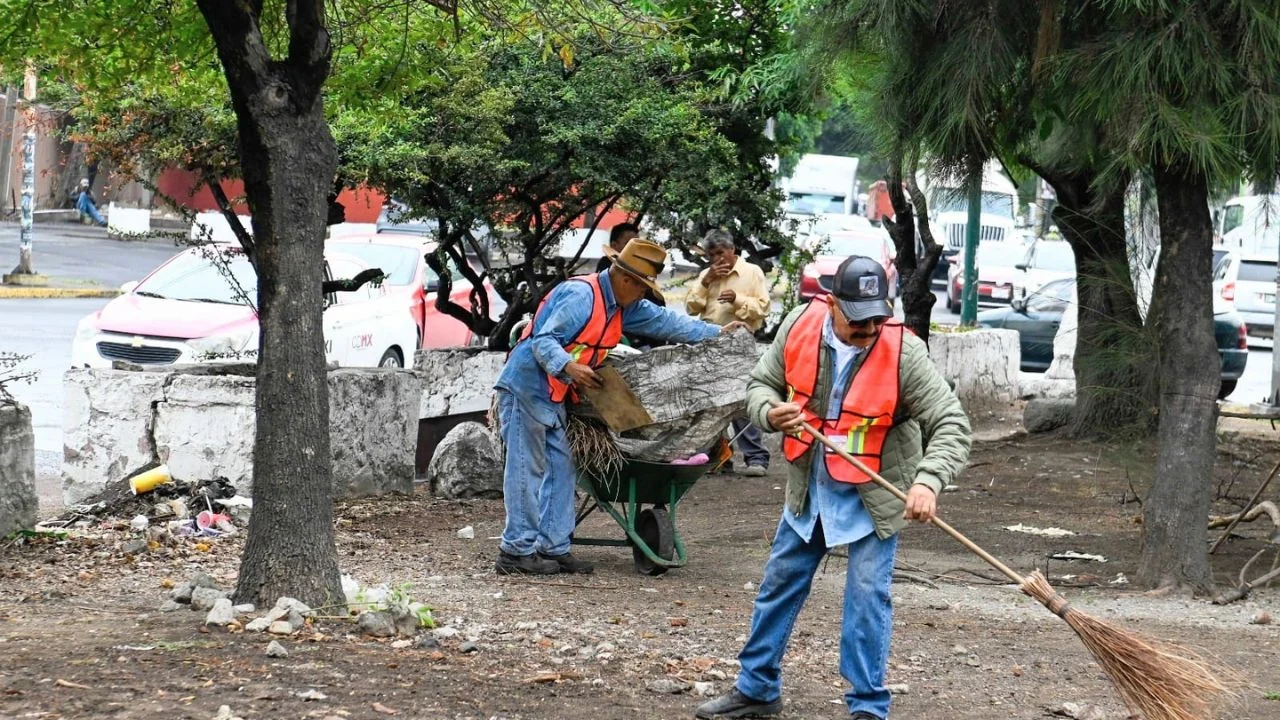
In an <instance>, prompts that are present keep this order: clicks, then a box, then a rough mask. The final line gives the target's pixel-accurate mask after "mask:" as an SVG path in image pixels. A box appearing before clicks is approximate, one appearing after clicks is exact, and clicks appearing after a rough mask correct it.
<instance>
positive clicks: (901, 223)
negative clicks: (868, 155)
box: [884, 156, 942, 343]
mask: <svg viewBox="0 0 1280 720" xmlns="http://www.w3.org/2000/svg"><path fill="white" fill-rule="evenodd" d="M885 184H886V185H888V190H889V202H890V203H891V204H892V205H893V219H892V220H890V219H888V218H885V219H884V225H885V229H886V230H888V231H889V237H891V238H892V239H893V246H894V249H895V250H896V251H897V252H896V254H895V256H894V257H895V259H894V265H895V267H897V269H898V278H899V281H900V282H901V285H902V296H901V297H900V298H899V299H900V301H901V302H902V315H903V324H904V325H906V326H907V328H909V329H910V330H911V331H912V332H914V333H915V334H916V335H917V336H918V337H919V338H920V339H921V340H924V341H925V342H926V343H928V342H929V323H930V321H931V318H932V317H933V304H934V303H935V302H937V300H938V297H937V296H936V295H934V294H933V287H932V284H931V283H932V278H933V271H934V268H936V267H937V266H938V260H939V259H940V258H941V257H942V246H940V245H938V244H937V243H936V242H934V241H933V233H932V232H931V231H930V228H929V208H928V205H927V204H926V200H925V197H924V194H923V193H921V192H920V189H919V188H917V187H916V185H915V178H914V177H907V178H906V184H907V185H908V188H909V191H910V193H911V200H912V202H910V203H909V202H907V195H906V193H905V192H904V191H903V188H902V186H903V159H902V157H901V156H897V157H894V158H892V159H891V160H890V162H889V175H888V177H886V178H885ZM912 203H914V207H913V205H912ZM917 218H918V221H917ZM917 233H918V237H919V238H920V242H919V243H917V241H916V238H917ZM919 249H923V250H924V253H923V255H922V254H920V253H919V252H917V251H918V250H919Z"/></svg>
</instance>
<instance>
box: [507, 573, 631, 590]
mask: <svg viewBox="0 0 1280 720" xmlns="http://www.w3.org/2000/svg"><path fill="white" fill-rule="evenodd" d="M503 581H504V582H514V583H522V584H524V585H546V586H548V587H571V588H583V589H586V590H621V589H622V586H621V585H589V584H587V583H567V582H560V581H558V580H535V579H533V578H532V577H521V576H519V575H507V576H505V577H503Z"/></svg>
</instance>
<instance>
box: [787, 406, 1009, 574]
mask: <svg viewBox="0 0 1280 720" xmlns="http://www.w3.org/2000/svg"><path fill="white" fill-rule="evenodd" d="M770 404H771V405H773V406H774V407H778V405H779V404H780V403H778V402H777V401H770ZM800 424H801V425H802V426H803V427H804V431H805V432H807V433H809V434H810V435H812V436H813V439H814V440H817V441H818V442H820V443H822V444H823V445H826V446H827V447H828V448H830V449H831V451H832V452H834V453H835V454H837V455H839V456H840V457H841V458H843V459H844V460H845V461H847V462H849V463H852V464H853V466H854V467H856V468H858V469H859V470H861V471H862V472H864V473H866V474H867V477H869V478H871V481H872V482H874V483H875V484H877V485H879V486H880V487H882V488H884V489H885V490H888V491H889V492H891V493H893V496H894V497H896V498H898V499H899V500H901V501H903V502H906V501H907V494H906V493H904V492H902V491H901V490H899V489H898V486H896V485H894V484H893V483H891V482H889V481H888V480H885V479H884V478H882V477H880V474H879V473H877V472H876V471H874V470H872V469H871V468H869V467H867V466H866V465H864V464H863V463H862V461H861V460H859V459H858V458H856V457H854V456H852V455H850V454H849V452H848V451H847V450H845V449H844V448H842V447H840V446H839V445H836V444H835V443H833V442H831V439H830V438H828V437H827V436H826V435H823V434H822V433H820V432H818V431H817V430H816V429H815V428H814V427H813V426H812V425H810V424H809V423H807V422H803V421H802V422H801V423H800ZM929 522H931V523H933V524H934V525H935V526H937V528H938V529H939V530H941V531H942V532H944V533H946V534H948V535H950V536H951V537H953V538H955V539H956V541H958V542H959V543H960V544H961V545H964V546H965V547H966V548H969V552H972V553H973V554H974V555H977V556H978V557H980V558H982V559H983V560H986V561H987V563H988V564H989V565H991V567H993V568H995V569H997V570H999V571H1000V572H1002V573H1004V575H1005V577H1007V578H1009V579H1010V580H1012V581H1014V582H1016V583H1018V585H1019V586H1021V585H1022V584H1023V583H1025V582H1026V578H1024V577H1022V576H1021V575H1019V574H1018V573H1017V572H1014V570H1013V568H1010V567H1009V566H1008V565H1005V564H1004V563H1002V562H1000V560H999V559H997V558H996V557H995V556H994V555H992V554H991V553H989V552H987V551H986V550H983V549H982V548H981V547H979V546H978V544H977V543H975V542H974V541H972V540H970V539H969V538H967V537H965V536H964V534H963V533H961V532H960V531H959V530H956V529H955V528H953V527H951V526H950V525H948V524H947V523H945V522H943V521H942V518H940V517H938V516H937V515H934V516H933V519H931V520H930V521H929Z"/></svg>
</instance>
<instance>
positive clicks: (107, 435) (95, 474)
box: [62, 369, 169, 505]
mask: <svg viewBox="0 0 1280 720" xmlns="http://www.w3.org/2000/svg"><path fill="white" fill-rule="evenodd" d="M168 380H169V376H168V374H166V373H150V372H148V373H133V372H125V371H121V370H89V369H72V370H68V371H67V372H66V373H65V374H64V375H63V378H62V387H63V392H64V393H65V396H66V400H65V402H64V403H63V424H62V435H63V463H62V470H63V472H62V490H63V497H64V501H65V502H66V503H67V504H68V505H74V504H76V503H78V502H80V501H81V500H83V499H85V498H87V497H89V496H90V495H92V494H94V493H96V492H98V491H99V490H101V489H102V488H103V486H104V485H106V484H108V483H112V482H115V481H117V480H120V479H122V478H124V477H125V476H126V475H128V474H129V472H131V471H132V470H134V469H135V468H138V467H141V466H142V465H145V464H146V463H149V462H152V461H153V460H154V459H155V457H156V454H155V445H154V442H153V438H152V421H153V419H154V417H155V412H154V409H155V405H156V404H157V403H159V402H160V401H161V400H162V399H163V398H164V387H165V384H166V383H167V382H168Z"/></svg>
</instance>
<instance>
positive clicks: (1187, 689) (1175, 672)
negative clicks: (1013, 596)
mask: <svg viewBox="0 0 1280 720" xmlns="http://www.w3.org/2000/svg"><path fill="white" fill-rule="evenodd" d="M778 404H779V403H777V402H774V403H773V405H774V407H777V406H778ZM803 426H804V430H805V432H807V433H809V434H810V435H812V436H813V438H814V439H815V440H817V441H818V442H820V443H822V444H823V445H825V446H827V447H828V448H830V449H831V451H832V452H834V453H836V454H837V455H839V456H840V457H841V458H843V459H844V460H846V461H847V462H849V463H852V464H853V466H854V467H856V468H858V469H859V470H861V471H862V472H864V473H866V474H867V476H868V477H870V478H871V480H872V482H874V483H876V484H877V485H879V486H880V487H882V488H884V489H885V490H888V491H889V492H891V493H893V494H894V496H895V497H897V498H898V499H899V500H902V501H903V502H906V500H907V495H906V493H904V492H902V491H901V490H899V489H898V488H897V487H896V486H895V485H893V484H892V483H890V482H889V481H888V480H885V479H884V478H882V477H880V475H878V474H876V473H875V472H873V471H872V470H871V469H870V468H868V467H867V466H866V465H864V464H863V463H861V462H860V461H859V460H858V459H857V458H855V457H854V456H853V455H850V454H849V453H848V452H847V451H846V450H845V449H844V448H842V447H839V446H838V445H836V444H835V443H833V442H832V441H831V440H830V439H828V438H827V437H826V436H825V435H823V434H822V433H820V432H818V431H817V430H815V429H814V428H813V426H811V425H809V424H808V423H803ZM930 522H931V523H933V524H934V525H935V526H937V527H938V528H939V529H941V530H942V531H943V532H945V533H946V534H948V535H950V536H951V537H952V538H954V539H956V540H958V541H959V542H960V544H962V545H964V546H965V547H966V548H968V549H969V550H970V551H971V552H973V553H974V554H975V555H977V556H978V557H980V558H982V559H983V560H985V561H987V563H989V564H990V565H991V566H992V567H994V568H995V569H997V570H999V571H1000V572H1001V573H1004V575H1005V576H1006V577H1008V578H1009V579H1010V580H1012V581H1013V582H1015V583H1017V584H1018V588H1019V589H1020V590H1022V592H1024V593H1026V594H1027V595H1030V596H1031V597H1033V598H1035V599H1036V600H1038V601H1039V602H1040V604H1041V605H1044V606H1045V607H1046V608H1048V609H1049V611H1050V612H1052V613H1053V614H1054V615H1057V616H1058V617H1060V618H1062V619H1063V620H1065V621H1066V622H1067V625H1070V626H1071V629H1072V630H1074V631H1075V632H1076V635H1078V636H1080V640H1081V641H1083V642H1084V645H1085V647H1087V648H1088V649H1089V652H1090V653H1092V654H1093V657H1094V659H1095V660H1096V661H1097V662H1098V664H1099V665H1101V666H1102V669H1103V671H1105V672H1106V674H1107V677H1108V678H1109V679H1110V680H1111V684H1112V685H1113V686H1114V687H1115V689H1116V691H1117V692H1119V693H1120V698H1121V699H1122V700H1123V701H1124V704H1125V705H1126V706H1128V708H1129V710H1130V711H1131V712H1134V713H1138V714H1139V715H1141V716H1142V717H1144V718H1146V719H1147V720H1206V719H1207V718H1210V717H1212V716H1213V715H1212V709H1213V707H1214V704H1213V702H1212V701H1213V700H1214V699H1215V696H1217V695H1220V694H1227V695H1232V696H1233V695H1234V694H1235V692H1234V686H1237V685H1239V684H1240V683H1239V681H1238V680H1237V679H1236V678H1235V677H1234V675H1233V674H1231V673H1230V672H1229V671H1221V670H1220V671H1219V672H1220V673H1222V674H1227V675H1232V677H1231V679H1230V680H1228V681H1223V680H1219V679H1218V678H1217V677H1216V676H1215V674H1214V673H1215V669H1214V668H1213V667H1211V666H1210V665H1209V663H1207V662H1205V661H1204V660H1201V659H1199V658H1196V657H1195V656H1194V654H1193V653H1189V652H1187V651H1186V650H1185V649H1183V648H1180V647H1178V646H1175V645H1166V644H1163V643H1158V642H1156V641H1154V640H1150V639H1147V638H1145V637H1143V636H1142V635H1140V634H1138V633H1134V632H1130V631H1128V630H1125V629H1123V628H1118V627H1115V626H1114V625H1111V624H1109V623H1106V622H1103V621H1102V620H1098V619H1097V618H1094V617H1091V616H1089V615H1086V614H1084V613H1082V612H1080V611H1079V610H1076V609H1075V608H1073V607H1071V605H1070V603H1068V602H1067V599H1066V598H1064V597H1063V596H1061V595H1059V594H1058V592H1057V591H1055V590H1054V589H1053V587H1052V586H1050V585H1049V581H1048V580H1047V579H1046V578H1045V576H1044V575H1042V574H1041V573H1040V571H1039V570H1037V571H1035V572H1033V573H1031V574H1030V575H1028V576H1025V577H1024V576H1022V575H1019V574H1018V573H1016V572H1014V571H1013V569H1011V568H1010V567H1009V566H1007V565H1005V564H1004V563H1002V562H1000V561H999V560H998V559H996V558H995V557H994V556H993V555H991V554H990V553H988V552H987V551H986V550H983V549H982V548H981V547H979V546H978V545H977V544H976V543H974V542H973V541H972V540H970V539H969V538H967V537H965V536H964V535H963V534H961V533H960V531H958V530H956V529H955V528H953V527H951V526H950V525H948V524H947V523H945V522H943V521H942V520H941V519H939V518H938V517H936V516H935V517H934V518H933V519H932V520H930Z"/></svg>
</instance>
